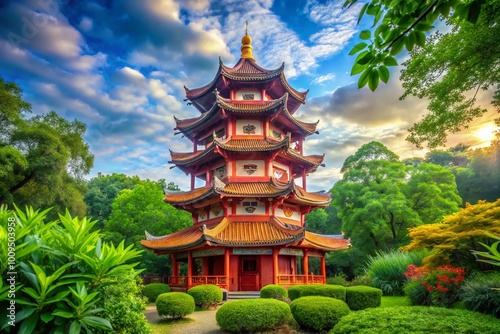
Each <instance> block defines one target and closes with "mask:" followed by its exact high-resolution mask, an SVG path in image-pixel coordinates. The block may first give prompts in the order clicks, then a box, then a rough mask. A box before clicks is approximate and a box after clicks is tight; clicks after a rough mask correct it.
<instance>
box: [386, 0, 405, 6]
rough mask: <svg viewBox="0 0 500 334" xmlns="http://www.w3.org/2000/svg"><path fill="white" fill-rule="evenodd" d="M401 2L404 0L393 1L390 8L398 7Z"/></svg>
mask: <svg viewBox="0 0 500 334" xmlns="http://www.w3.org/2000/svg"><path fill="white" fill-rule="evenodd" d="M401 1H403V0H392V2H391V3H390V4H389V6H388V7H389V8H393V7H395V6H396V5H398V4H399V3H400V2H401Z"/></svg>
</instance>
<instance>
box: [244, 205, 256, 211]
mask: <svg viewBox="0 0 500 334" xmlns="http://www.w3.org/2000/svg"><path fill="white" fill-rule="evenodd" d="M245 211H246V212H248V213H254V211H255V208H254V207H253V206H247V207H246V208H245Z"/></svg>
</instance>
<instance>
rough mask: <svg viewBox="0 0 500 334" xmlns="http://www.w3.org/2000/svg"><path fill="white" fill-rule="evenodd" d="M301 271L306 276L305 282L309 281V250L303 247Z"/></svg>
mask: <svg viewBox="0 0 500 334" xmlns="http://www.w3.org/2000/svg"><path fill="white" fill-rule="evenodd" d="M302 271H303V272H304V273H303V274H304V275H305V276H306V284H307V283H308V282H309V277H308V276H309V250H308V249H304V257H303V258H302Z"/></svg>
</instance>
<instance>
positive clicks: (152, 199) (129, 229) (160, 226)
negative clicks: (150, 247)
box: [104, 180, 192, 274]
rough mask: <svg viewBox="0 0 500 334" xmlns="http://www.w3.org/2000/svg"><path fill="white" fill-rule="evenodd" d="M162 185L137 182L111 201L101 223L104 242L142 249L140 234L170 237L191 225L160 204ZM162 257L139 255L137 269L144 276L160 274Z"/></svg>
mask: <svg viewBox="0 0 500 334" xmlns="http://www.w3.org/2000/svg"><path fill="white" fill-rule="evenodd" d="M164 186H165V184H164V181H163V180H160V181H158V182H153V181H149V180H145V181H141V182H139V183H138V184H137V185H136V186H135V187H134V189H124V190H122V191H121V192H120V193H119V194H118V196H117V197H116V198H115V200H114V201H113V205H112V212H111V215H110V216H109V219H108V220H107V221H106V222H105V231H106V234H105V238H104V239H105V240H107V241H111V242H113V243H114V244H118V243H119V242H121V241H124V242H125V244H127V245H134V246H136V247H138V248H139V247H142V246H141V244H140V242H141V240H143V239H144V232H145V231H148V232H149V233H151V234H153V235H157V236H161V235H165V234H170V233H173V232H176V231H178V230H181V229H183V228H185V227H188V226H190V225H191V224H192V217H191V215H190V214H189V213H188V212H186V211H183V210H178V209H175V208H174V207H173V206H171V205H170V204H165V203H164V202H163V197H164V194H163V190H162V189H163V187H164ZM167 261H168V260H167V257H166V256H157V255H156V254H154V253H152V252H145V253H143V254H142V258H141V263H140V265H139V268H144V269H146V270H145V272H146V273H148V274H163V273H164V272H165V271H166V270H167V268H166V266H165V263H167Z"/></svg>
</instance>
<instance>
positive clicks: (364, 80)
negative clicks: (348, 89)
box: [358, 68, 371, 88]
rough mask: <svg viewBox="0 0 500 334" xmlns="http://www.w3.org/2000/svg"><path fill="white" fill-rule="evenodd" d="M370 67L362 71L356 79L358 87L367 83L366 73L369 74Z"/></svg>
mask: <svg viewBox="0 0 500 334" xmlns="http://www.w3.org/2000/svg"><path fill="white" fill-rule="evenodd" d="M370 71H371V68H367V69H366V70H364V71H363V73H362V74H361V76H360V77H359V80H358V88H363V87H364V86H366V84H367V83H368V75H369V74H370Z"/></svg>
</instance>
